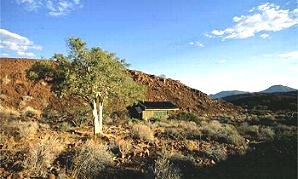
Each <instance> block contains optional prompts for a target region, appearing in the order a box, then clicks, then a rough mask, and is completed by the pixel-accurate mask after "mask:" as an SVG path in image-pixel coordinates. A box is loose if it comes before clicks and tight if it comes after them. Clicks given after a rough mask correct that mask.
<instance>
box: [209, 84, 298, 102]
mask: <svg viewBox="0 0 298 179" xmlns="http://www.w3.org/2000/svg"><path fill="white" fill-rule="evenodd" d="M296 90H297V89H294V88H290V87H288V86H283V85H273V86H270V87H269V88H267V89H265V90H263V91H259V92H255V93H285V92H291V91H296ZM240 94H252V93H250V92H246V91H239V90H232V91H221V92H219V93H216V94H210V95H209V97H210V98H212V99H222V98H225V97H228V96H235V95H240Z"/></svg>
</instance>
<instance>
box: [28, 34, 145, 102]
mask: <svg viewBox="0 0 298 179" xmlns="http://www.w3.org/2000/svg"><path fill="white" fill-rule="evenodd" d="M68 47H69V49H70V52H69V55H68V56H64V55H62V54H55V55H54V56H53V58H52V59H53V60H54V61H55V62H56V63H55V64H50V63H49V62H48V61H41V62H37V63H35V64H34V65H33V66H32V67H31V68H30V69H29V70H28V71H27V77H28V78H29V79H31V80H34V81H39V80H42V79H43V80H46V81H47V82H49V83H51V84H52V91H53V92H55V93H56V94H57V95H58V96H63V95H74V96H79V97H81V98H82V99H84V100H85V101H86V102H88V103H90V101H91V100H92V99H94V97H95V95H100V97H101V98H102V99H107V100H106V102H108V101H112V100H121V101H123V102H124V103H125V104H127V103H128V104H130V103H133V102H135V101H137V100H142V99H143V98H144V94H145V90H146V89H145V88H144V87H143V86H140V85H138V84H136V83H135V82H134V81H133V79H132V78H131V76H130V74H129V72H128V70H127V64H126V62H125V61H124V60H121V59H119V58H118V57H116V56H115V54H113V53H109V52H106V51H104V50H102V49H101V48H90V49H88V48H87V47H86V43H85V42H84V41H82V40H81V39H79V38H70V39H68Z"/></svg>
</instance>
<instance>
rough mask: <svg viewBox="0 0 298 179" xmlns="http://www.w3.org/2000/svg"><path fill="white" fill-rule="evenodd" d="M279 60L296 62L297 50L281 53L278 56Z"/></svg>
mask: <svg viewBox="0 0 298 179" xmlns="http://www.w3.org/2000/svg"><path fill="white" fill-rule="evenodd" d="M278 57H280V58H285V59H295V60H298V50H297V51H292V52H287V53H281V54H279V55H278Z"/></svg>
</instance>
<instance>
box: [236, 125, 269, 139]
mask: <svg viewBox="0 0 298 179" xmlns="http://www.w3.org/2000/svg"><path fill="white" fill-rule="evenodd" d="M238 131H239V133H240V134H242V135H244V136H246V137H248V138H251V139H255V140H273V139H274V136H275V132H274V130H273V129H272V128H271V127H264V126H258V125H248V124H243V125H241V126H240V127H238Z"/></svg>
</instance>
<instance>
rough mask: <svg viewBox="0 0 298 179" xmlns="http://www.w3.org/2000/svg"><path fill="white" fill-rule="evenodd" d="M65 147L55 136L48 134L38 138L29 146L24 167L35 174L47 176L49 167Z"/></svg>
mask: <svg viewBox="0 0 298 179" xmlns="http://www.w3.org/2000/svg"><path fill="white" fill-rule="evenodd" d="M63 149H64V144H63V143H62V141H60V140H59V139H58V138H57V137H55V136H49V135H46V136H44V137H42V138H38V139H36V140H34V141H32V142H31V143H30V144H29V147H28V148H27V152H26V154H27V155H26V156H27V157H26V159H25V160H24V168H26V169H27V170H28V171H29V172H30V173H31V175H33V176H34V175H35V176H43V177H45V176H46V175H47V172H48V171H47V170H48V168H49V167H50V166H51V165H52V164H53V162H54V160H55V159H56V158H57V157H58V156H59V154H60V153H61V152H62V151H63Z"/></svg>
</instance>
